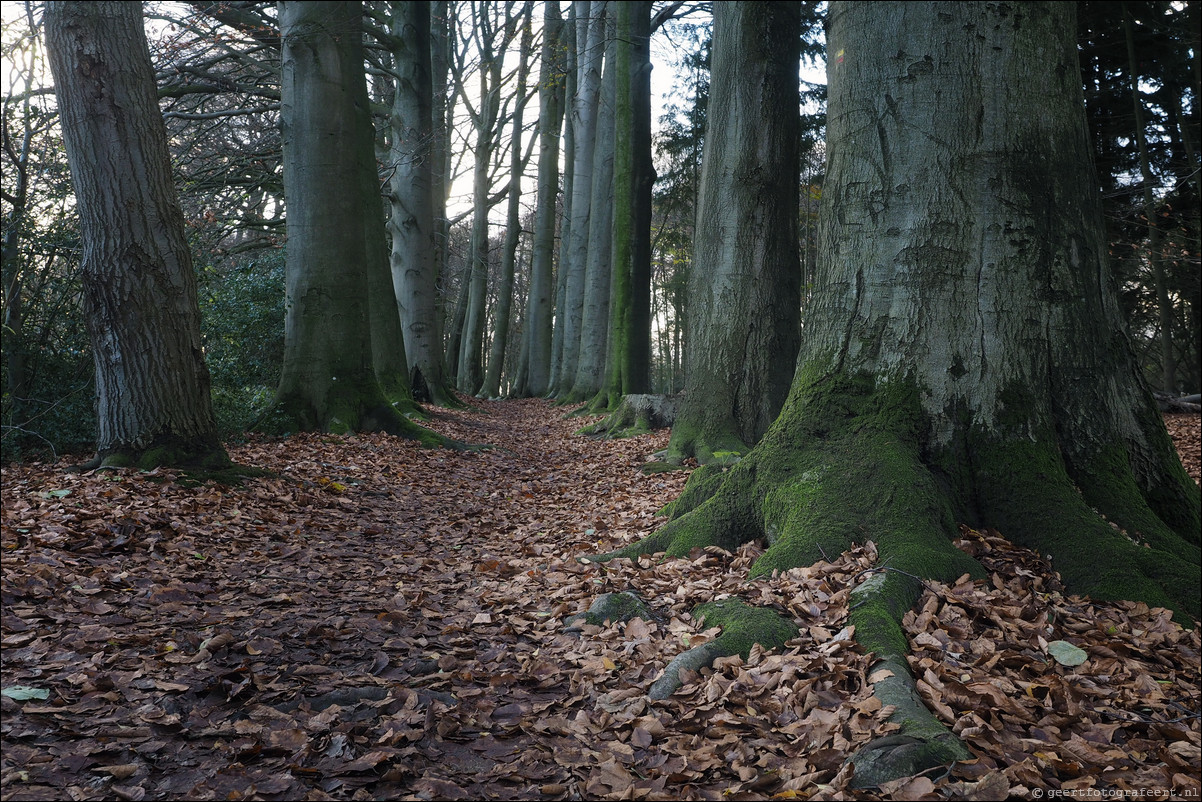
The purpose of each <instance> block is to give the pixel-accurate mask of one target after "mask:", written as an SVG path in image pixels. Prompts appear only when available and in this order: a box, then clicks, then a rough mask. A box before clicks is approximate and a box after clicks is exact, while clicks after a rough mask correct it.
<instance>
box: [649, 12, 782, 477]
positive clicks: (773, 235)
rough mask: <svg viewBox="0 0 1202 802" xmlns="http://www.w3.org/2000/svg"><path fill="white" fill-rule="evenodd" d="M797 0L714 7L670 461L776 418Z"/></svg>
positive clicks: (710, 455) (731, 453)
mask: <svg viewBox="0 0 1202 802" xmlns="http://www.w3.org/2000/svg"><path fill="white" fill-rule="evenodd" d="M800 47H801V9H800V6H799V4H798V3H797V2H738V3H722V4H720V5H716V6H715V7H714V39H713V71H712V77H711V79H710V109H709V113H708V116H707V121H708V122H707V128H706V133H705V146H704V152H703V157H702V168H701V188H700V199H699V201H698V209H697V229H696V231H695V232H694V239H693V266H692V268H691V272H690V280H689V317H688V320H687V325H688V329H687V334H686V338H687V342H688V353H687V359H688V361H687V366H686V379H685V392H684V397H683V399H682V400H681V408H680V412H679V414H678V415H677V418H676V425H675V426H673V428H672V440H671V444H670V446H669V459H670V460H672V461H679V460H681V459H683V458H684V457H689V456H695V457H696V458H697V459H698V461H699V462H701V463H703V464H706V463H709V462H730V461H733V460H735V459H737V458H738V456H739V455H741V454H744V453H746V451H747V449H748V447H749V446H750V445H752V444H753V443H755V442H756V441H757V440H759V439H760V437H761V436H762V435H763V434H764V432H765V431H767V429H768V426H769V425H771V423H772V421H773V420H774V419H775V418H776V415H777V413H778V412H779V411H780V408H781V405H782V404H783V403H784V400H785V396H786V394H787V393H788V390H789V380H790V378H791V377H792V376H793V370H794V367H795V359H796V357H797V349H798V345H799V337H800V329H799V318H800V310H801V265H800V262H799V256H798V242H797V210H798V170H799V167H798V156H797V153H798V151H797V142H798V133H799V129H800V124H801V122H800V111H799V108H798V104H797V102H796V100H797V92H798V78H797V62H798V59H799V58H800Z"/></svg>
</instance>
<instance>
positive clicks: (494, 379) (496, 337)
mask: <svg viewBox="0 0 1202 802" xmlns="http://www.w3.org/2000/svg"><path fill="white" fill-rule="evenodd" d="M533 10H534V3H533V0H527V3H526V5H525V8H524V9H523V11H522V13H521V15H520V16H519V17H518V24H519V25H521V26H522V40H521V45H520V47H519V51H520V55H519V56H518V58H519V62H518V76H517V83H516V84H515V87H514V91H515V92H516V93H517V101H516V104H515V106H514V110H513V121H512V126H511V128H510V130H511V132H512V133H511V134H510V142H509V148H510V157H509V203H508V206H507V209H506V215H505V244H504V247H503V250H502V252H501V280H500V282H499V283H498V285H497V308H496V314H495V315H493V319H494V321H495V322H494V324H493V338H492V346H491V348H490V349H489V355H488V369H487V372H486V373H485V374H484V386H483V387H482V388H481V389H480V394H481V395H482V396H484V397H485V398H496V397H497V396H499V395H500V393H501V371H502V368H503V367H504V364H505V351H506V348H507V347H508V345H509V325H510V316H511V314H512V312H513V272H514V265H515V262H516V260H517V252H518V240H519V239H520V238H521V236H522V221H521V210H522V207H521V202H522V170H523V167H524V164H523V161H522V123H523V119H524V117H525V111H526V100H527V98H528V96H529V93H528V92H527V91H526V83H527V80H528V78H529V77H530V51H531V50H533V41H534V36H533V30H532V28H531V26H530V22H531V16H532V14H533Z"/></svg>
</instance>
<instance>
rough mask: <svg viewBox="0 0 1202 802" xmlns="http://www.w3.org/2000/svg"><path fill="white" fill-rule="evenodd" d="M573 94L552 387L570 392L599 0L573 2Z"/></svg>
mask: <svg viewBox="0 0 1202 802" xmlns="http://www.w3.org/2000/svg"><path fill="white" fill-rule="evenodd" d="M574 5H575V6H576V44H577V52H576V63H577V69H576V75H577V78H576V97H575V99H574V100H573V103H572V133H573V135H574V146H575V152H574V153H573V158H572V164H573V167H572V222H571V227H570V230H569V231H568V237H569V238H570V239H569V242H568V254H567V256H568V258H567V262H566V263H561V264H560V269H561V270H566V271H567V273H566V275H565V277H564V280H565V285H564V304H563V307H561V310H560V314H562V315H563V317H564V323H563V354H562V356H561V358H560V363H559V374H558V378H557V380H556V389H557V392H558V394H559V395H561V396H564V395H571V394H572V390H573V387H574V385H575V382H576V370H577V365H578V358H579V354H580V333H581V328H582V324H583V317H584V293H585V290H584V283H585V265H586V262H587V260H588V249H589V240H590V225H589V221H590V217H591V213H590V212H591V206H590V203H591V200H592V192H593V151H594V145H595V143H596V139H597V107H598V104H599V101H600V96H601V67H602V60H603V49H602V40H603V38H604V30H605V7H606V3H605V2H604V1H603V0H593V2H591V3H590V2H589V1H588V0H576V2H575V3H574Z"/></svg>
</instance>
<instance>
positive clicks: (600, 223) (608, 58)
mask: <svg viewBox="0 0 1202 802" xmlns="http://www.w3.org/2000/svg"><path fill="white" fill-rule="evenodd" d="M616 47H617V37H616V36H615V29H614V15H613V14H612V13H610V14H607V15H606V20H605V58H604V60H605V65H604V68H603V71H602V78H601V95H600V99H599V101H598V104H597V120H596V134H595V139H594V142H593V167H592V179H591V187H592V192H591V196H590V198H589V219H588V243H587V246H586V251H585V260H584V284H583V289H582V292H583V295H582V299H581V300H582V303H581V315H580V340H579V343H578V344H577V346H576V378H575V380H574V381H573V383H572V388H571V390H570V391H569V392H568V394H567V395H566V396H565V397H564V398H563V400H564V401H566V402H567V403H575V402H579V401H588V400H589V399H591V398H592V397H593V395H594V394H596V393H597V391H598V390H600V389H601V384H602V382H603V380H604V378H605V358H606V354H607V351H608V346H609V300H610V298H609V296H610V281H611V278H612V275H613V270H612V266H613V265H612V260H611V258H610V257H611V256H612V252H613V221H614V102H615V100H616V98H617V84H618V75H617V70H616V67H615V64H614V54H615V52H616Z"/></svg>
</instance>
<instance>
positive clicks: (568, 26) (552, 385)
mask: <svg viewBox="0 0 1202 802" xmlns="http://www.w3.org/2000/svg"><path fill="white" fill-rule="evenodd" d="M576 6H577V3H574V2H572V3H568V17H567V21H566V22H565V23H564V28H563V34H562V35H563V37H564V39H565V42H566V47H564V62H565V63H564V67H565V70H564V71H565V80H564V95H563V103H564V112H565V113H564V118H563V156H564V159H563V162H564V166H563V208H562V210H561V212H560V218H559V221H560V222H559V260H558V267H557V269H556V271H555V309H554V315H553V322H552V324H551V370H550V373H549V379H548V386H547V392H546V393H545V394H544V395H547V396H556V395H558V394H559V381H560V377H561V376H562V371H561V369H560V367H561V365H562V364H563V340H564V318H565V317H566V310H567V308H568V307H567V293H568V281H567V275H568V272H569V271H568V269H567V266H568V262H569V257H568V253H569V249H568V246H569V238H570V236H571V231H572V195H573V193H574V192H575V189H574V187H575V183H576V170H575V164H576V126H575V124H574V123H573V122H572V115H571V114H569V113H567V104H568V101H569V100H573V101H574V99H575V97H576V53H577V51H578V50H579V47H580V44H579V42H578V41H577V39H576V34H577V31H578V29H577V27H576Z"/></svg>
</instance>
